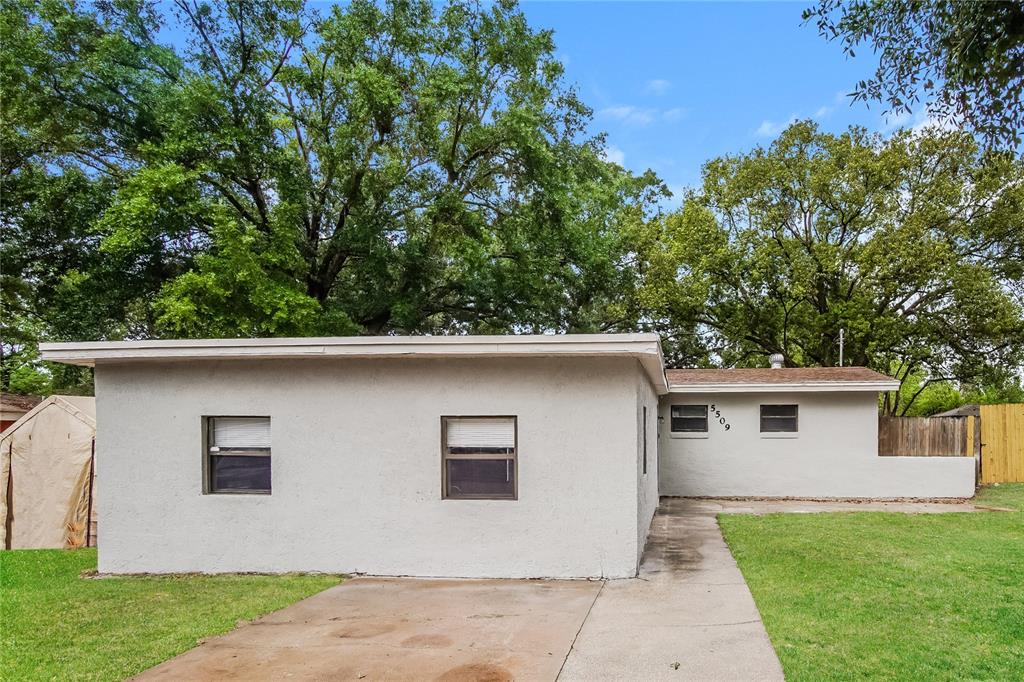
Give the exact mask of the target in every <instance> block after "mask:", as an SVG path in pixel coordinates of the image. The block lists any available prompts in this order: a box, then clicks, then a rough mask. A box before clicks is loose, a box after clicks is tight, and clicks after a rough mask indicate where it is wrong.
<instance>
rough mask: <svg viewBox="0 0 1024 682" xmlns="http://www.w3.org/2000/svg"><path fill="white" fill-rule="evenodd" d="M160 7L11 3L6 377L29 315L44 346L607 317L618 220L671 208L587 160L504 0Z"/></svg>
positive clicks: (552, 65)
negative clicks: (313, 7)
mask: <svg viewBox="0 0 1024 682" xmlns="http://www.w3.org/2000/svg"><path fill="white" fill-rule="evenodd" d="M170 7H171V8H172V9H173V11H167V6H165V5H161V4H157V3H150V2H144V1H143V0H117V1H112V2H104V3H97V4H96V5H95V6H82V7H76V6H68V5H66V4H65V3H62V2H55V1H54V2H51V1H47V2H42V3H36V2H31V1H29V0H24V1H21V2H12V3H5V5H4V9H3V15H2V16H3V33H4V41H3V42H4V47H3V50H4V66H3V67H2V69H3V71H2V76H0V78H2V79H3V81H2V87H3V90H4V92H5V95H9V98H8V97H5V99H7V101H6V103H5V108H4V114H3V121H2V123H3V126H2V128H3V131H2V138H0V143H2V145H3V150H2V151H3V156H4V159H5V167H4V175H3V181H4V194H5V201H4V202H3V203H4V207H3V211H4V213H3V226H4V230H5V233H6V235H5V239H4V248H3V252H2V257H3V259H4V266H5V267H4V270H5V271H6V272H8V273H11V275H10V277H9V278H8V279H7V280H5V282H6V284H5V288H4V291H5V292H6V293H5V296H6V298H7V299H8V300H9V301H10V302H11V303H12V304H16V307H17V309H18V310H20V311H22V312H20V313H19V316H18V317H17V318H16V319H15V318H11V320H12V321H11V324H12V325H14V326H17V327H18V329H17V330H12V331H14V332H15V333H13V334H11V335H5V338H6V339H8V340H9V341H10V342H11V343H10V344H8V347H7V348H5V350H6V351H7V353H6V354H7V356H8V358H10V357H11V353H12V352H14V353H15V355H16V354H17V351H18V350H19V347H18V346H16V344H15V341H16V340H18V339H21V338H22V337H25V338H26V339H30V338H32V337H33V335H34V334H36V333H38V332H39V330H38V327H39V326H40V321H42V320H45V327H46V334H47V335H48V336H50V337H51V338H83V337H93V338H121V337H126V336H127V337H136V338H140V337H149V336H154V335H173V336H262V335H311V334H360V333H364V334H365V333H368V334H382V333H395V332H401V333H427V332H449V333H451V332H508V331H598V330H601V329H607V328H614V327H615V325H617V324H621V323H622V321H623V320H624V312H623V310H622V306H621V300H622V293H623V292H624V291H626V290H628V289H629V288H630V287H632V286H634V281H635V279H636V277H637V274H636V271H635V267H634V265H633V263H632V261H633V253H634V249H633V248H632V247H631V241H630V240H631V238H632V236H631V235H632V232H633V231H632V230H631V229H630V225H639V224H641V223H642V222H643V220H644V219H645V218H647V217H649V215H650V212H651V211H652V210H653V207H654V200H655V199H656V197H657V196H658V195H659V194H661V193H663V192H664V189H663V188H662V186H661V184H660V183H659V182H658V181H657V179H656V178H654V176H653V175H651V174H647V175H644V176H641V177H635V176H633V175H631V174H629V173H627V172H625V171H624V170H623V169H622V168H620V167H618V166H616V165H614V164H611V163H608V162H605V161H604V160H603V159H602V149H603V144H604V143H603V139H602V138H601V137H599V136H598V137H591V136H588V133H587V126H588V123H589V119H590V110H589V109H588V108H587V107H586V106H585V105H584V104H583V103H581V102H580V101H579V99H578V98H577V96H576V93H575V92H574V91H573V89H572V88H570V87H568V86H567V85H566V84H565V83H564V82H563V75H562V67H561V65H560V64H559V63H558V61H557V60H556V59H555V57H554V44H553V42H552V38H551V34H550V32H546V31H535V30H533V29H531V28H530V27H529V26H528V25H527V23H526V21H525V19H524V17H523V16H522V14H521V13H520V12H519V11H518V9H517V8H516V7H515V5H514V3H512V2H508V1H505V0H503V1H501V2H497V3H493V4H488V5H486V6H484V5H478V4H474V3H466V2H451V3H448V4H447V5H445V6H443V7H436V6H434V5H433V4H431V3H430V2H427V1H425V0H394V1H392V2H386V3H383V4H381V3H376V2H371V1H369V0H357V1H356V2H352V3H350V4H348V5H346V6H344V7H340V6H335V7H332V8H330V9H329V10H326V11H324V12H314V11H310V10H308V9H307V8H306V7H305V5H304V4H303V3H301V2H297V1H293V0H276V1H267V2H252V3H234V2H225V3H213V4H208V3H200V2H195V1H193V0H176V2H175V3H174V4H173V5H172V6H170ZM48 204H54V205H48ZM51 208H56V209H57V210H56V211H52V210H50V209H51ZM26 286H29V287H31V288H33V289H35V291H34V294H33V295H32V296H30V297H27V296H25V295H24V292H25V288H26ZM19 291H21V292H22V293H20V294H19V293H18V292H19ZM11 309H12V310H13V307H12V308H11Z"/></svg>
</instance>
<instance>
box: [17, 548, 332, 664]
mask: <svg viewBox="0 0 1024 682" xmlns="http://www.w3.org/2000/svg"><path fill="white" fill-rule="evenodd" d="M95 568H96V550H95V549H79V550H70V551H65V550H15V551H0V670H2V671H3V673H2V675H0V677H2V678H3V679H8V680H43V679H45V680H50V679H62V680H65V679H75V680H121V679H124V678H125V677H127V676H129V675H133V674H135V673H138V672H140V671H142V670H145V669H147V668H149V667H151V666H153V665H156V664H157V663H159V662H160V661H163V660H166V659H168V658H170V657H172V656H175V655H176V654H179V653H181V652H183V651H185V650H187V649H190V648H192V647H193V646H195V645H196V643H197V640H199V639H200V638H202V637H208V636H210V635H216V634H220V633H223V632H226V631H228V630H230V629H231V628H233V627H234V626H235V623H236V622H237V621H239V620H246V619H250V618H255V617H256V616H258V615H260V614H263V613H267V612H269V611H274V610H276V609H279V608H281V607H283V606H287V605H288V604H291V603H292V602H295V601H298V600H299V599H302V598H304V597H308V596H309V595H311V594H314V593H316V592H319V591H320V590H323V589H325V588H327V587H330V586H331V585H336V584H338V582H339V581H340V579H339V577H338V576H324V575H319V576H313V575H308V576H307V575H285V576H262V575H225V576H196V575H189V576H180V577H131V578H103V579H88V578H83V577H81V573H82V572H83V571H87V570H91V569H95Z"/></svg>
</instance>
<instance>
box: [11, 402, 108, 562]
mask: <svg viewBox="0 0 1024 682" xmlns="http://www.w3.org/2000/svg"><path fill="white" fill-rule="evenodd" d="M95 438H96V399H95V398H89V397H83V396H59V395H54V396H50V397H49V398H47V399H45V400H43V401H42V402H41V403H39V404H38V405H36V406H35V407H34V408H33V409H32V410H31V411H29V412H28V413H27V414H25V415H24V416H23V417H22V418H21V419H19V420H18V421H17V422H15V423H14V424H12V425H11V426H9V427H8V428H7V429H6V430H5V431H4V432H3V433H2V434H0V519H4V521H5V523H4V524H3V525H2V527H0V540H2V544H0V546H2V547H5V548H7V549H42V548H63V547H83V546H87V545H91V544H94V543H95V538H94V530H93V525H94V519H95V504H94V503H93V499H92V491H93V487H94V486H93V477H94V475H95V466H94V457H93V455H94V450H95V448H94V442H95Z"/></svg>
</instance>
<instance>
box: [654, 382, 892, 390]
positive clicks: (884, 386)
mask: <svg viewBox="0 0 1024 682" xmlns="http://www.w3.org/2000/svg"><path fill="white" fill-rule="evenodd" d="M899 387H900V382H898V381H808V382H801V383H785V384H783V383H770V384H769V383H712V384H701V383H686V384H670V385H669V387H668V392H669V393H830V392H846V391H875V392H880V391H895V390H897V389H898V388H899Z"/></svg>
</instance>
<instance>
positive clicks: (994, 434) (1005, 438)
mask: <svg viewBox="0 0 1024 682" xmlns="http://www.w3.org/2000/svg"><path fill="white" fill-rule="evenodd" d="M980 414H981V482H982V483H1021V482H1024V404H1022V403H1011V404H1007V405H982V406H981V407H980Z"/></svg>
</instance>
